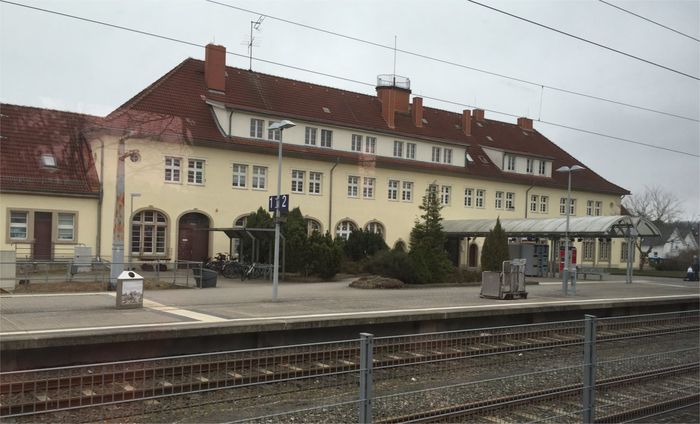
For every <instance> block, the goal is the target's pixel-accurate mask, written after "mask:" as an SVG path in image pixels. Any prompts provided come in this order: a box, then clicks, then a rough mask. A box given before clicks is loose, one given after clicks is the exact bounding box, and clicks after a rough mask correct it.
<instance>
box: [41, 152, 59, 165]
mask: <svg viewBox="0 0 700 424" xmlns="http://www.w3.org/2000/svg"><path fill="white" fill-rule="evenodd" d="M41 164H42V165H44V166H45V167H47V168H56V157H55V156H54V155H51V154H46V155H41Z"/></svg>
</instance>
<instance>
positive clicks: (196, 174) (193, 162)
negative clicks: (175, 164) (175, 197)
mask: <svg viewBox="0 0 700 424" xmlns="http://www.w3.org/2000/svg"><path fill="white" fill-rule="evenodd" d="M187 183H188V184H204V161H203V160H200V159H189V160H188V161H187Z"/></svg>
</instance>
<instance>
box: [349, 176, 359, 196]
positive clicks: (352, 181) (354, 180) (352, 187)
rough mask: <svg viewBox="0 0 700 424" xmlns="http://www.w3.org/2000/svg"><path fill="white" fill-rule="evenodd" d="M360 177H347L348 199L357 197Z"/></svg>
mask: <svg viewBox="0 0 700 424" xmlns="http://www.w3.org/2000/svg"><path fill="white" fill-rule="evenodd" d="M359 186H360V177H356V176H354V175H348V197H358V193H359Z"/></svg>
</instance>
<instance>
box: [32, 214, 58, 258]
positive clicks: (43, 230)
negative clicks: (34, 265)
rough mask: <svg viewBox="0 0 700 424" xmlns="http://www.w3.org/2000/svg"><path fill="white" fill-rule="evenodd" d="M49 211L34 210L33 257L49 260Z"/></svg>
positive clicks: (50, 223)
mask: <svg viewBox="0 0 700 424" xmlns="http://www.w3.org/2000/svg"><path fill="white" fill-rule="evenodd" d="M51 218H52V217H51V212H34V253H33V257H34V259H42V260H51V242H52V239H51V227H53V222H52V220H51Z"/></svg>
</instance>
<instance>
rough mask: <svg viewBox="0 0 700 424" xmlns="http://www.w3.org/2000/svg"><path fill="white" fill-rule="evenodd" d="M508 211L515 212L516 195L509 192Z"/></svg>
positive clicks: (507, 199) (507, 197)
mask: <svg viewBox="0 0 700 424" xmlns="http://www.w3.org/2000/svg"><path fill="white" fill-rule="evenodd" d="M505 206H506V210H507V211H514V210H515V193H513V192H512V191H509V192H507V193H506V204H505Z"/></svg>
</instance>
